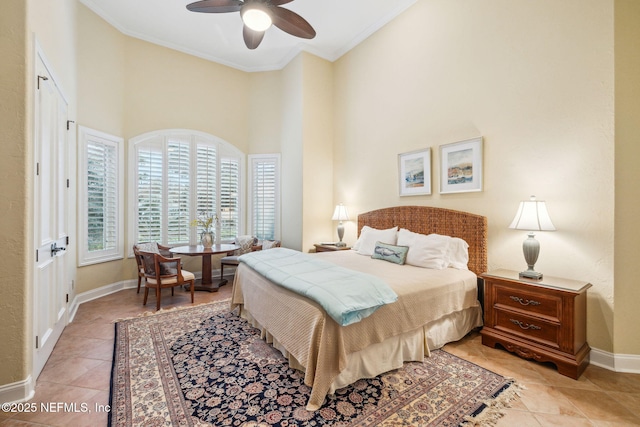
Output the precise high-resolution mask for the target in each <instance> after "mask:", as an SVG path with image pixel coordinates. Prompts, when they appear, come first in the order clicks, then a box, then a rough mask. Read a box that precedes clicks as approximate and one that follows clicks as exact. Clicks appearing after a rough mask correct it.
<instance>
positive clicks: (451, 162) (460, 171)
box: [440, 136, 482, 194]
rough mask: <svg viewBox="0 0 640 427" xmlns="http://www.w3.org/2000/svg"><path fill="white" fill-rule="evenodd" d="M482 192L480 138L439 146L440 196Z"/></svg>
mask: <svg viewBox="0 0 640 427" xmlns="http://www.w3.org/2000/svg"><path fill="white" fill-rule="evenodd" d="M472 191H482V137H481V136H480V137H477V138H473V139H467V140H465V141H459V142H453V143H451V144H445V145H441V146H440V194H450V193H466V192H472Z"/></svg>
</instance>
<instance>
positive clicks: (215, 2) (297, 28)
mask: <svg viewBox="0 0 640 427" xmlns="http://www.w3.org/2000/svg"><path fill="white" fill-rule="evenodd" d="M292 1H293V0H244V1H242V0H202V1H197V2H195V3H190V4H188V5H187V9H189V10H190V11H191V12H202V13H226V12H240V16H241V18H242V22H243V23H244V26H243V29H242V36H243V38H244V44H246V45H247V47H248V48H249V49H255V48H257V47H258V46H259V45H260V43H261V42H262V39H263V38H264V33H265V31H267V30H268V29H269V27H271V25H275V26H276V27H278V28H280V29H281V30H282V31H284V32H286V33H289V34H291V35H292V36H296V37H301V38H303V39H312V38H314V37H315V36H316V31H315V30H314V29H313V27H312V26H311V25H310V24H309V23H308V22H307V21H306V20H305V19H304V18H303V17H302V16H300V15H298V14H297V13H295V12H292V11H290V10H289V9H285V8H282V7H280V6H281V5H283V4H287V3H291V2H292Z"/></svg>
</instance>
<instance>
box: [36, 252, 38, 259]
mask: <svg viewBox="0 0 640 427" xmlns="http://www.w3.org/2000/svg"><path fill="white" fill-rule="evenodd" d="M36 262H38V250H37V249H36Z"/></svg>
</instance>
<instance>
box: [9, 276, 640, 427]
mask: <svg viewBox="0 0 640 427" xmlns="http://www.w3.org/2000/svg"><path fill="white" fill-rule="evenodd" d="M230 291H231V286H224V287H223V288H221V290H220V292H217V293H207V292H197V293H196V304H199V303H205V302H210V301H214V300H219V299H224V298H228V297H229V296H230ZM163 292H164V293H163V299H162V307H163V308H171V307H177V306H185V305H189V304H190V302H189V294H188V293H186V292H182V291H179V290H177V289H176V292H175V296H174V297H171V295H170V293H169V291H168V290H164V291H163ZM154 306H155V298H154V297H152V296H150V297H149V301H148V303H147V307H146V308H145V307H143V306H142V293H140V294H137V293H136V290H135V289H128V290H123V291H120V292H117V293H115V294H112V295H108V296H105V297H102V298H99V299H97V300H94V301H90V302H87V303H84V304H82V305H81V306H80V307H79V309H78V312H77V314H76V317H75V319H74V321H73V322H72V323H71V324H69V325H68V326H67V328H66V329H65V331H64V332H63V334H62V337H61V338H60V341H59V342H58V344H57V346H56V348H55V349H54V351H53V354H52V355H51V358H50V359H49V361H48V362H47V364H46V366H45V368H44V370H43V371H42V373H41V375H40V377H39V378H38V381H37V386H36V394H35V396H34V398H33V399H32V400H31V401H30V402H29V403H36V404H37V405H38V407H39V405H40V403H41V402H45V403H47V402H53V403H55V402H76V403H77V404H78V410H82V409H83V408H82V407H80V406H79V405H80V404H81V403H84V404H85V405H86V408H87V409H89V410H91V412H90V413H89V412H86V413H83V412H69V411H67V412H65V411H64V408H61V409H60V412H57V413H54V412H40V411H36V412H35V413H25V412H22V413H5V412H2V411H0V426H2V427H5V426H6V427H9V426H74V427H75V426H78V427H79V426H105V425H106V424H107V414H106V412H101V411H97V410H96V405H98V406H99V405H107V404H108V403H109V380H110V373H111V359H112V353H113V336H114V324H113V323H114V320H116V319H119V318H126V317H133V316H137V315H139V314H141V313H143V312H146V311H152V310H153V308H154ZM445 349H446V350H447V351H449V352H451V353H453V354H456V355H458V356H459V357H462V358H464V359H467V360H469V361H471V362H474V363H476V364H478V365H481V366H483V367H485V368H487V369H490V370H492V371H494V372H497V373H499V374H502V375H505V376H510V377H513V378H515V379H516V380H518V381H519V382H520V383H521V384H523V385H524V386H525V387H526V390H525V391H523V392H522V397H521V399H520V400H518V401H516V402H514V403H513V404H512V407H511V408H508V409H506V416H505V417H503V418H502V419H501V420H500V421H499V423H498V426H509V427H512V426H518V427H528V426H603V427H604V426H608V427H609V426H611V427H612V426H630V425H640V375H636V374H619V373H615V372H610V371H607V370H605V369H602V368H598V367H595V366H589V367H588V368H587V370H586V372H585V373H584V374H583V375H582V377H580V379H579V380H578V381H574V380H572V379H569V378H567V377H564V376H562V375H560V374H558V373H557V372H556V370H555V369H554V368H553V367H552V366H547V365H544V364H538V363H535V362H531V361H526V360H523V359H520V358H519V357H517V356H514V355H512V354H510V353H508V352H506V351H504V350H499V349H491V348H489V347H485V346H483V345H482V344H481V340H480V335H479V334H478V333H471V334H470V335H468V336H467V337H465V338H464V339H463V340H461V341H459V342H457V343H452V344H448V345H447V346H446V347H445Z"/></svg>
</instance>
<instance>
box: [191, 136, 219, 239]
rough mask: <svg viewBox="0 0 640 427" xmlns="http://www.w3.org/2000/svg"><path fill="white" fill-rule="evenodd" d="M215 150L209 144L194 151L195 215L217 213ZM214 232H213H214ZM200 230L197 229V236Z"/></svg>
mask: <svg viewBox="0 0 640 427" xmlns="http://www.w3.org/2000/svg"><path fill="white" fill-rule="evenodd" d="M216 165H217V150H216V147H215V146H214V145H211V144H198V145H197V149H196V170H197V175H196V215H194V218H195V217H198V216H210V215H214V214H215V213H216V212H217V206H216V193H217V191H216ZM214 231H215V230H214ZM201 232H202V229H200V228H199V229H198V230H197V233H198V236H199V235H200V233H201Z"/></svg>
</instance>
